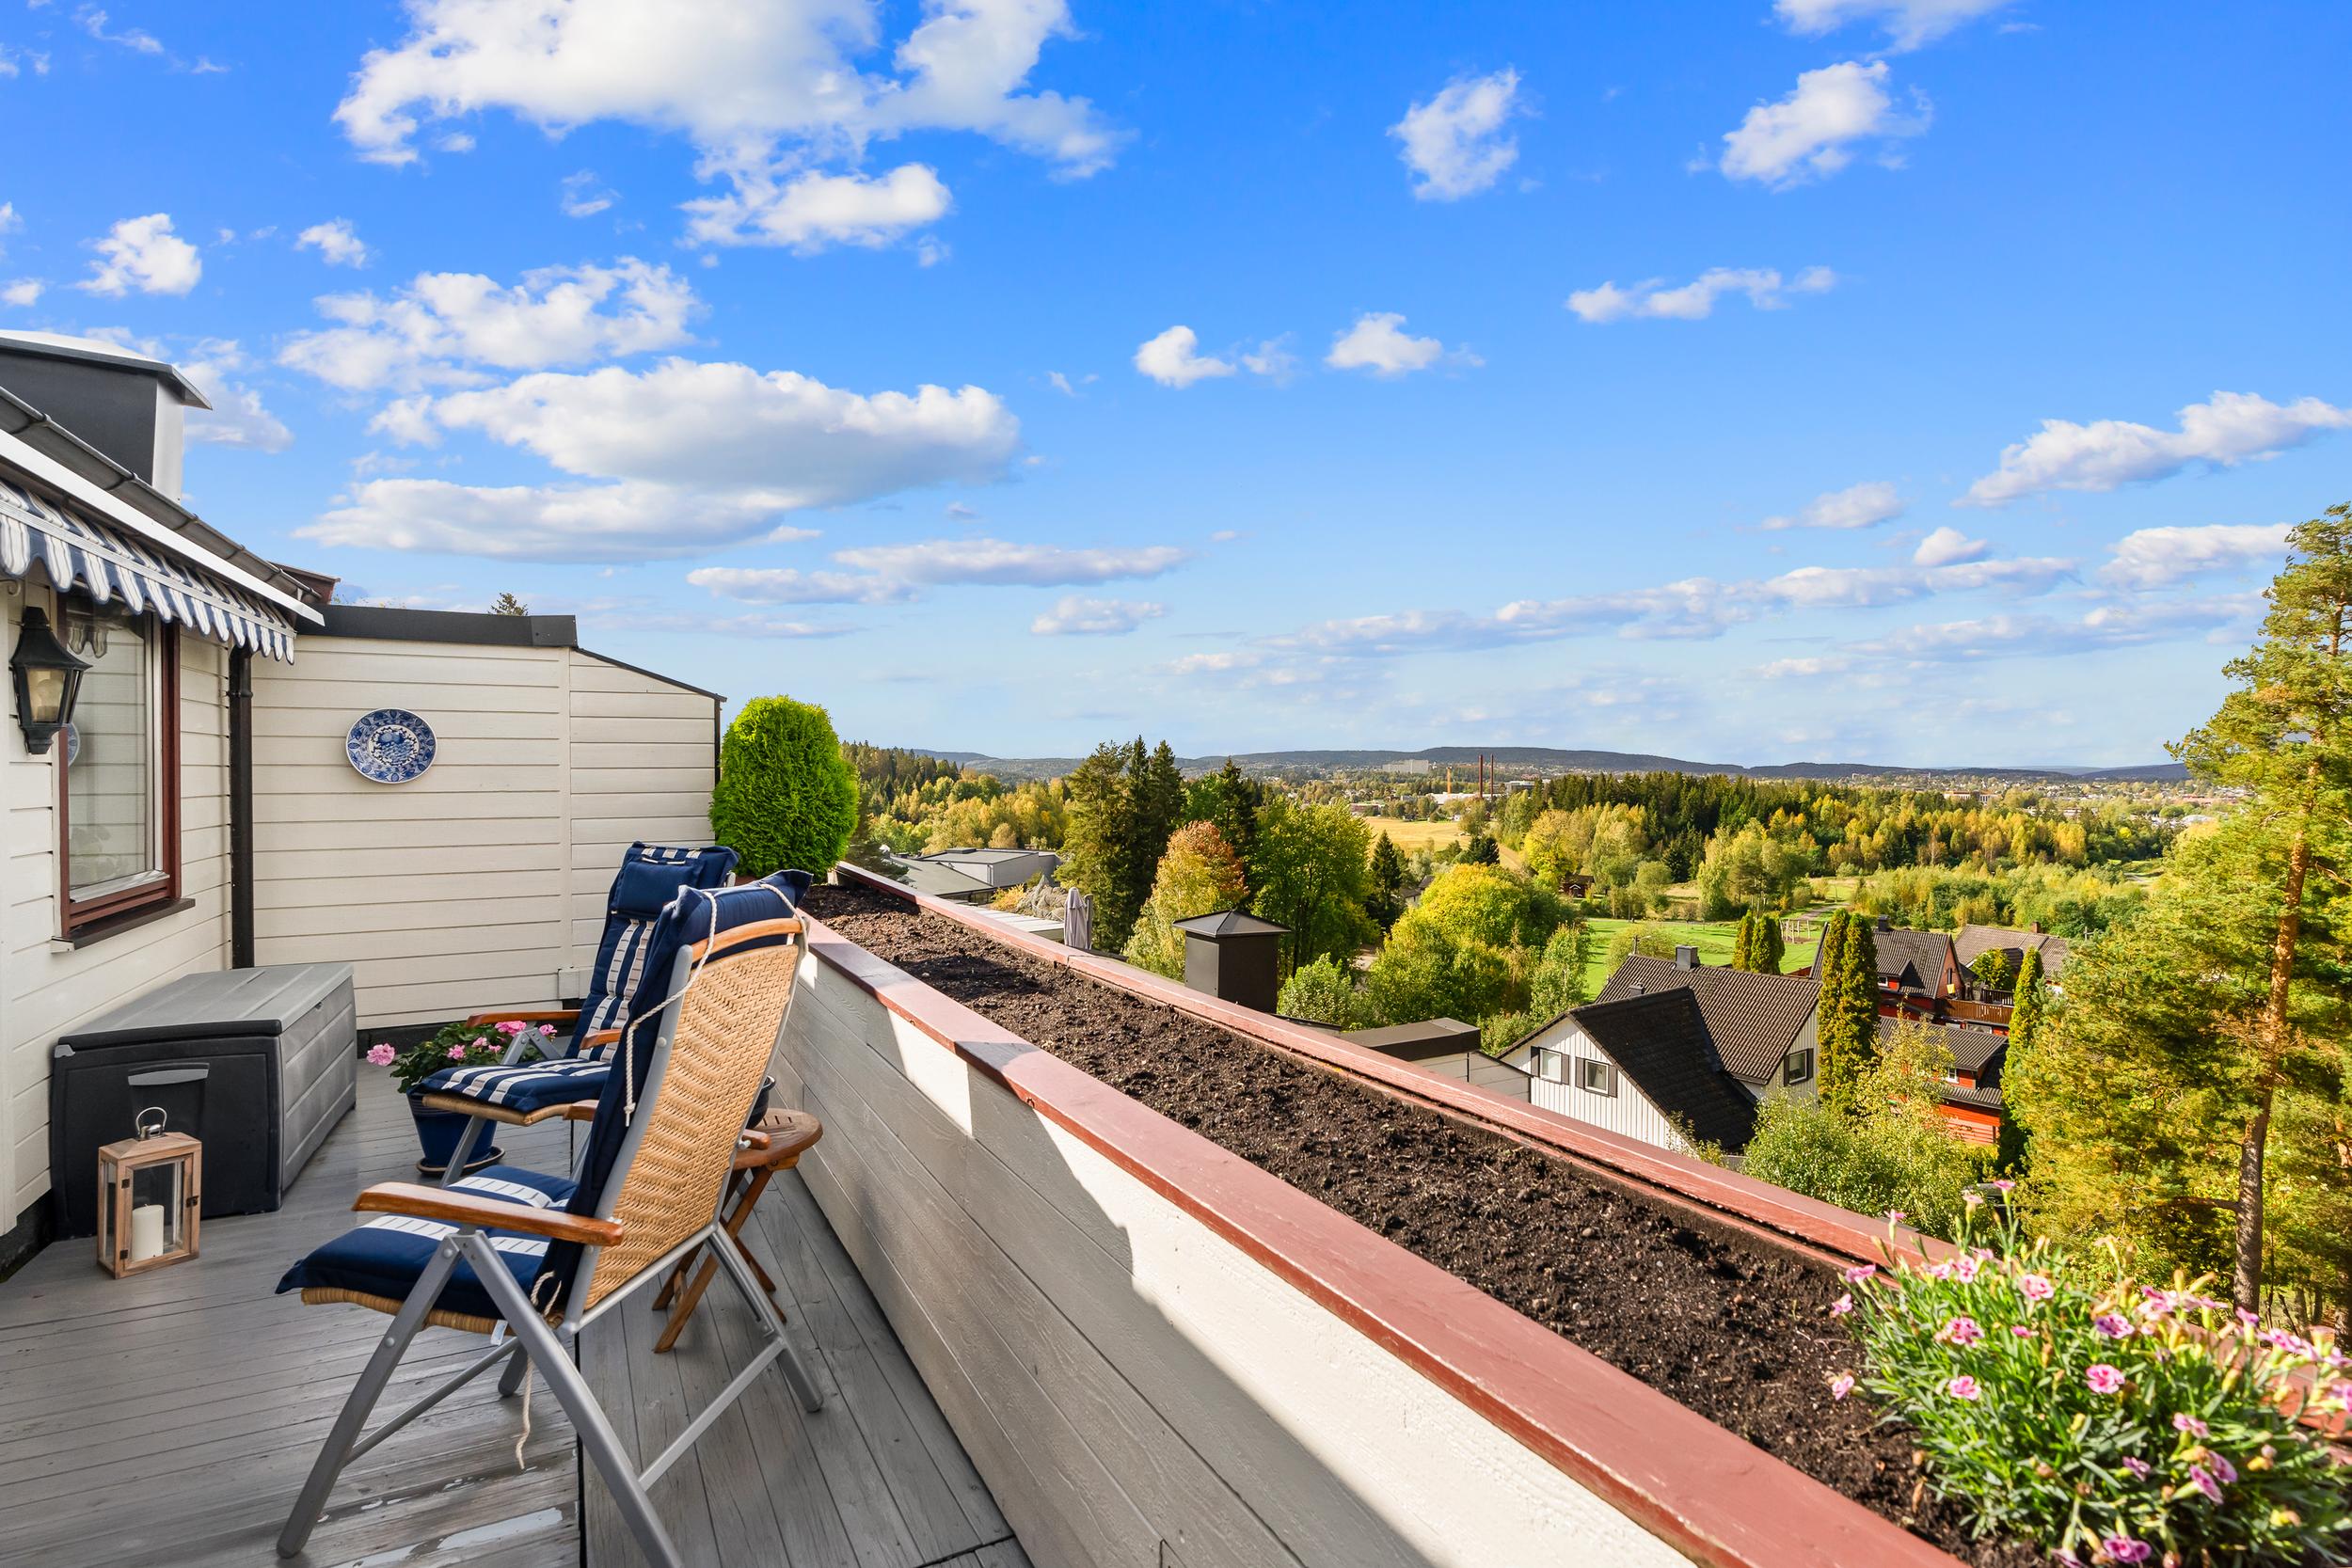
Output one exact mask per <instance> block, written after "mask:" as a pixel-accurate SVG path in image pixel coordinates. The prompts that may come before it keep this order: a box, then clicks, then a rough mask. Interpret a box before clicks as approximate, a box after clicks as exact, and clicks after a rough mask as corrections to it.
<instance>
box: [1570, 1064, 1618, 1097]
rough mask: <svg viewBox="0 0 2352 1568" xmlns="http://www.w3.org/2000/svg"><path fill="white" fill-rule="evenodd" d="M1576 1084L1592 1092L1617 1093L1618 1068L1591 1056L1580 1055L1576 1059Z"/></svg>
mask: <svg viewBox="0 0 2352 1568" xmlns="http://www.w3.org/2000/svg"><path fill="white" fill-rule="evenodd" d="M1576 1086H1577V1087H1578V1088H1580V1089H1583V1090H1585V1091H1586V1092H1587V1093H1590V1094H1615V1093H1616V1092H1617V1069H1615V1068H1614V1067H1613V1066H1611V1065H1610V1064H1609V1063H1607V1062H1603V1061H1597V1060H1596V1059H1594V1058H1593V1057H1591V1056H1579V1057H1578V1058H1577V1059H1576Z"/></svg>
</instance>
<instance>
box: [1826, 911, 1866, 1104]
mask: <svg viewBox="0 0 2352 1568" xmlns="http://www.w3.org/2000/svg"><path fill="white" fill-rule="evenodd" d="M1813 974H1814V976H1815V978H1816V980H1818V982H1819V983H1820V994H1821V1003H1820V1064H1821V1099H1822V1101H1823V1102H1824V1103H1826V1104H1827V1105H1828V1106H1829V1107H1830V1109H1832V1110H1833V1111H1836V1112H1837V1113H1838V1114H1839V1115H1841V1116H1846V1117H1860V1116H1861V1115H1862V1113H1863V1110H1864V1104H1863V1094H1864V1082H1865V1080H1867V1078H1868V1077H1869V1075H1870V1069H1871V1068H1872V1066H1873V1065H1874V1064H1875V1063H1876V1061H1877V1059H1878V1040H1879V1036H1878V1027H1879V999H1878V991H1879V981H1878V938H1877V937H1876V936H1875V935H1873V934H1872V931H1871V926H1870V921H1869V919H1868V917H1867V916H1865V915H1861V914H1857V913H1855V912H1853V911H1851V910H1840V911H1837V912H1836V914H1833V915H1832V916H1830V921H1829V927H1828V929H1827V930H1825V931H1823V932H1822V934H1821V949H1820V953H1819V954H1818V955H1817V956H1816V957H1815V958H1814V960H1813Z"/></svg>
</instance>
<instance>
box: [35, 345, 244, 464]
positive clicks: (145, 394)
mask: <svg viewBox="0 0 2352 1568" xmlns="http://www.w3.org/2000/svg"><path fill="white" fill-rule="evenodd" d="M0 387H5V388H8V390H9V391H10V392H13V393H15V394H16V395H17V396H18V397H20V398H22V399H24V401H25V402H26V403H29V404H32V405H33V406H34V407H35V408H38V409H40V411H41V412H42V413H43V414H45V415H47V416H48V417H49V420H50V421H51V422H52V423H54V424H56V425H59V426H62V427H63V428H64V429H66V430H68V431H71V432H72V434H73V435H74V436H78V437H80V438H81V439H82V440H83V441H85V442H87V444H88V445H90V446H92V447H95V448H96V449H97V450H98V451H102V452H103V453H105V455H106V456H108V457H110V458H112V459H113V460H114V461H115V462H117V463H119V464H120V465H121V466H122V467H125V468H128V469H129V470H131V472H133V473H135V474H136V475H138V477H139V478H141V479H143V480H145V481H147V483H150V484H151V485H153V486H154V487H155V488H156V489H158V490H160V491H162V492H163V493H164V494H165V495H167V496H169V497H170V498H171V499H174V500H178V499H180V491H181V458H182V455H183V451H184V449H185V436H184V431H185V423H184V419H185V411H186V410H187V409H189V408H210V407H211V406H212V404H209V403H207V402H205V401H204V394H203V393H201V392H199V391H198V390H197V389H196V387H195V385H194V384H193V383H191V382H190V381H189V380H188V378H187V377H185V376H183V375H182V374H181V373H180V372H179V371H178V370H176V369H174V368H173V367H172V366H170V365H168V364H166V363H165V362H164V361H163V360H161V359H153V358H150V357H149V356H146V355H144V354H138V353H135V352H134V351H132V350H130V349H127V348H123V347H122V346H120V345H119V344H117V343H110V342H107V341H104V340H103V339H100V338H74V337H68V336H66V335H65V334H63V333H57V332H0Z"/></svg>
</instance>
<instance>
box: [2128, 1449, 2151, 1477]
mask: <svg viewBox="0 0 2352 1568" xmlns="http://www.w3.org/2000/svg"><path fill="white" fill-rule="evenodd" d="M2123 1468H2125V1469H2126V1470H2129V1471H2130V1472H2131V1473H2132V1479H2133V1480H2134V1481H2146V1480H2147V1479H2148V1474H2149V1472H2150V1471H2152V1470H2153V1469H2154V1468H2155V1466H2154V1465H2151V1464H2149V1463H2148V1462H2147V1461H2146V1460H2144V1459H2142V1458H2140V1457H2139V1456H2138V1455H2137V1454H2132V1455H2129V1456H2128V1457H2126V1458H2125V1459H2124V1461H2123Z"/></svg>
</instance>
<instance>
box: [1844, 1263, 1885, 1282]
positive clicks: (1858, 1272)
mask: <svg viewBox="0 0 2352 1568" xmlns="http://www.w3.org/2000/svg"><path fill="white" fill-rule="evenodd" d="M1878 1272H1879V1271H1878V1265H1877V1264H1875V1263H1856V1264H1855V1265H1854V1266H1853V1267H1852V1268H1851V1269H1848V1270H1847V1271H1846V1283H1847V1284H1849V1285H1860V1284H1863V1283H1865V1282H1867V1280H1868V1279H1869V1277H1870V1276H1871V1275H1874V1274H1876V1273H1878Z"/></svg>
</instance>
